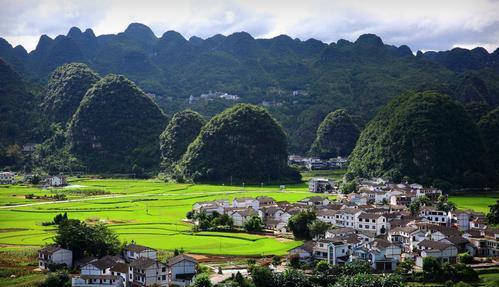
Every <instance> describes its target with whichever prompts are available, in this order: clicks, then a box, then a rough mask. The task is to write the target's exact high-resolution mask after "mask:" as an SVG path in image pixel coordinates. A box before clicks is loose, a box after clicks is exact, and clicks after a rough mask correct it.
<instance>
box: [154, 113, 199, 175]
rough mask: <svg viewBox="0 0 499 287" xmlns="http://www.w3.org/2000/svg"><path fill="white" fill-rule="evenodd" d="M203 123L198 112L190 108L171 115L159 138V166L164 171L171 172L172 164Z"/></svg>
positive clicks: (192, 139)
mask: <svg viewBox="0 0 499 287" xmlns="http://www.w3.org/2000/svg"><path fill="white" fill-rule="evenodd" d="M205 123H206V121H205V120H204V119H203V117H202V116H201V115H200V114H198V113H197V112H194V111H191V110H185V111H182V112H178V113H176V114H174V115H173V117H172V119H171V120H170V122H169V123H168V125H167V126H166V128H165V130H164V131H163V133H161V135H160V138H159V144H160V150H161V167H162V170H163V171H164V172H166V173H167V174H170V175H171V174H172V172H173V168H174V165H175V164H176V163H177V161H179V160H180V159H181V157H182V155H183V154H184V153H185V152H186V150H187V147H188V146H189V145H190V144H191V143H192V142H193V141H194V139H196V137H197V136H198V134H199V131H200V130H201V128H202V127H203V125H204V124H205Z"/></svg>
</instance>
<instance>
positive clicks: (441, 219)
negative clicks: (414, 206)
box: [419, 206, 450, 226]
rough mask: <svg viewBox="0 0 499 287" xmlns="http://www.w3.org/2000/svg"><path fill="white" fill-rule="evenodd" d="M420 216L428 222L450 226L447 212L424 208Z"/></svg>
mask: <svg viewBox="0 0 499 287" xmlns="http://www.w3.org/2000/svg"><path fill="white" fill-rule="evenodd" d="M419 216H421V217H424V218H426V219H427V220H428V221H430V222H432V223H435V224H438V225H444V226H447V225H449V221H450V220H449V216H448V214H447V212H445V211H442V210H437V209H435V208H431V207H427V206H423V207H422V208H421V210H420V211H419Z"/></svg>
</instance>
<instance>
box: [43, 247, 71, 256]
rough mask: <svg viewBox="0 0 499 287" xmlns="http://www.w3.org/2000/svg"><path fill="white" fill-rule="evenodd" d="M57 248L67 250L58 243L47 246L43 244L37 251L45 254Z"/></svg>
mask: <svg viewBox="0 0 499 287" xmlns="http://www.w3.org/2000/svg"><path fill="white" fill-rule="evenodd" d="M59 250H67V249H64V248H62V247H60V246H58V245H48V246H45V247H44V248H42V249H40V250H39V251H38V252H39V253H42V254H45V255H51V254H54V253H55V252H57V251H59Z"/></svg>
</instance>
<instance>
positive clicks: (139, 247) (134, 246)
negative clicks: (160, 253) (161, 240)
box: [125, 243, 156, 252]
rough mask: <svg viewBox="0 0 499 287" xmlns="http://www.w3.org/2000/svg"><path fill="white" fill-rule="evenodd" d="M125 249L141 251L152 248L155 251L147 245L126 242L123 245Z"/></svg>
mask: <svg viewBox="0 0 499 287" xmlns="http://www.w3.org/2000/svg"><path fill="white" fill-rule="evenodd" d="M125 250H128V251H133V252H142V251H145V250H154V251H156V249H153V248H150V247H147V246H144V245H138V244H134V243H132V244H128V245H127V246H125Z"/></svg>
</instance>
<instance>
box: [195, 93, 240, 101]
mask: <svg viewBox="0 0 499 287" xmlns="http://www.w3.org/2000/svg"><path fill="white" fill-rule="evenodd" d="M214 99H221V100H227V101H238V100H239V96H238V95H232V94H229V93H224V92H217V91H215V92H212V91H209V92H208V93H204V94H201V95H199V97H195V96H192V95H191V96H190V97H189V104H192V103H194V102H197V101H200V100H204V101H213V100H214Z"/></svg>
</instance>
